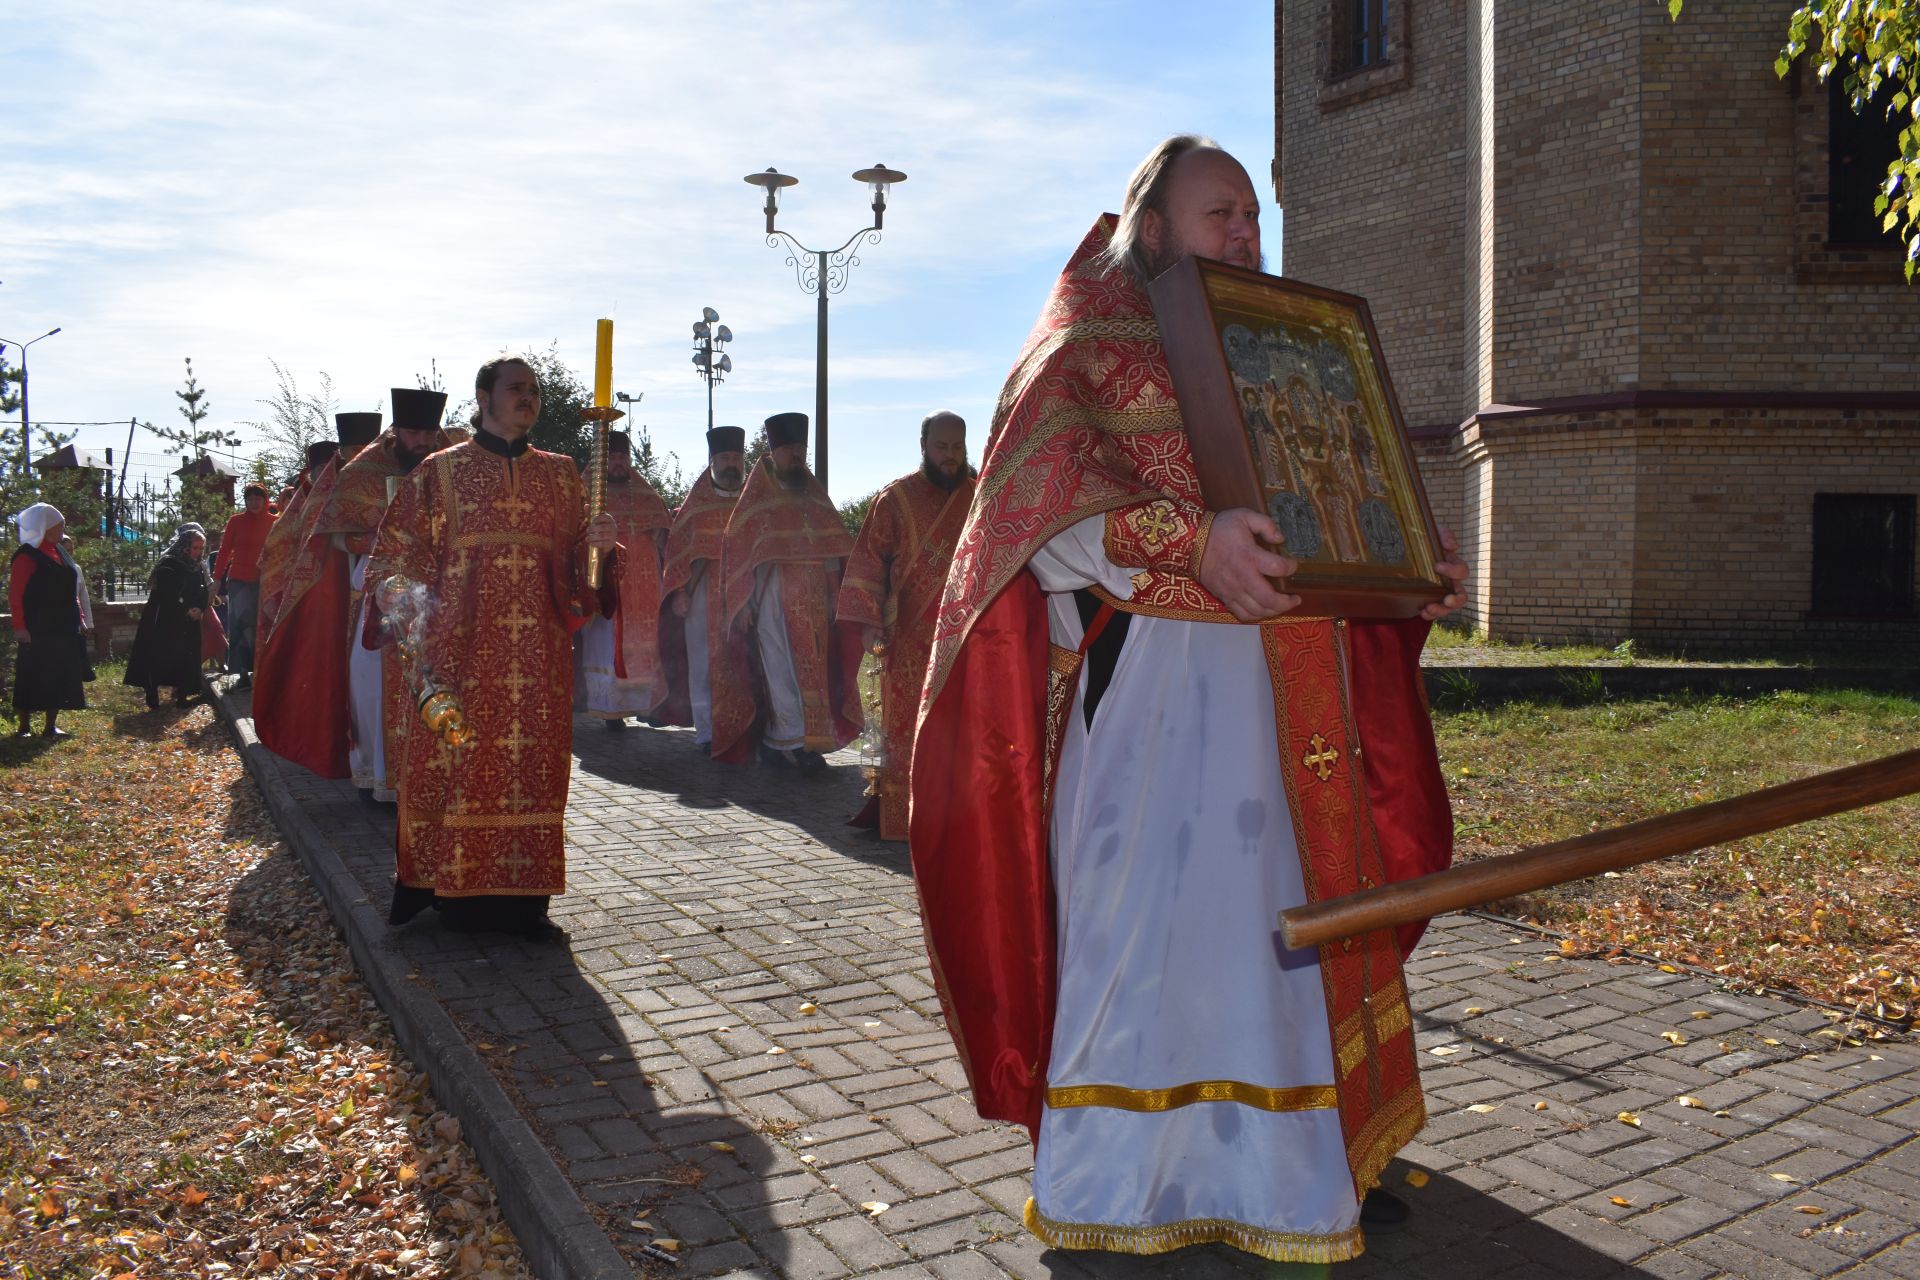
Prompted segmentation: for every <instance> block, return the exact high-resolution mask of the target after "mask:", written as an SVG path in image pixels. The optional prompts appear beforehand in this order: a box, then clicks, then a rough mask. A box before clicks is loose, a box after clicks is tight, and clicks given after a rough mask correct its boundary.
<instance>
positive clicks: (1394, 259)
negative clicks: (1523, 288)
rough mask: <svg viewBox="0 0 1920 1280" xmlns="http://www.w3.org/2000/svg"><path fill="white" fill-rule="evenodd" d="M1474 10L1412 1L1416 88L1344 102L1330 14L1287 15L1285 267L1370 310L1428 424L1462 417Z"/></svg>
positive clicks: (1408, 406)
mask: <svg viewBox="0 0 1920 1280" xmlns="http://www.w3.org/2000/svg"><path fill="white" fill-rule="evenodd" d="M1466 10H1467V4H1466V3H1465V0H1427V2H1425V3H1418V4H1413V5H1410V6H1409V9H1408V12H1409V15H1410V23H1409V28H1408V31H1407V36H1406V56H1407V57H1408V58H1409V59H1410V65H1409V67H1408V74H1407V75H1406V77H1405V79H1404V80H1401V81H1398V82H1395V83H1390V84H1386V85H1384V86H1381V87H1379V88H1377V89H1376V90H1374V91H1373V92H1371V93H1370V94H1369V95H1362V96H1358V97H1344V98H1343V97H1338V96H1337V95H1335V94H1329V93H1328V92H1327V90H1328V85H1327V83H1326V76H1325V69H1326V66H1327V62H1328V57H1329V54H1328V29H1327V25H1328V24H1327V5H1326V4H1325V3H1303V2H1301V0H1279V2H1278V3H1277V4H1276V6H1275V17H1276V20H1277V22H1278V36H1277V40H1276V53H1277V56H1278V59H1279V65H1278V68H1277V70H1278V73H1279V79H1278V81H1277V89H1278V108H1279V116H1280V128H1281V131H1282V138H1281V140H1280V146H1279V148H1278V150H1279V160H1280V188H1281V192H1282V196H1283V199H1284V208H1285V211H1286V220H1285V231H1284V236H1285V249H1284V253H1283V254H1282V262H1281V263H1280V266H1281V267H1282V269H1284V270H1285V272H1286V274H1287V275H1289V276H1293V277H1295V278H1296V279H1300V280H1307V281H1310V282H1312V283H1314V284H1319V285H1325V286H1327V287H1329V288H1333V289H1343V290H1346V291H1348V292H1350V293H1358V294H1361V295H1362V296H1364V297H1365V298H1366V299H1367V300H1368V302H1369V304H1370V305H1371V308H1372V311H1373V319H1374V323H1375V325H1376V326H1377V327H1378V329H1379V331H1380V336H1381V341H1382V343H1383V344H1384V346H1385V349H1386V356H1387V364H1388V367H1389V368H1391V369H1392V371H1393V381H1394V386H1395V389H1396V390H1397V391H1398V393H1399V395H1400V400H1401V404H1402V406H1403V408H1404V409H1405V411H1406V415H1407V421H1408V422H1409V423H1410V424H1415V425H1420V424H1432V423H1446V424H1449V425H1452V424H1455V423H1458V422H1459V421H1460V418H1461V416H1462V414H1461V413H1460V412H1459V411H1458V407H1457V405H1458V401H1459V398H1460V395H1459V386H1460V377H1461V373H1460V368H1461V358H1462V352H1461V342H1460V336H1459V332H1460V330H1459V326H1460V315H1461V302H1460V288H1461V280H1462V275H1463V272H1464V271H1465V264H1464V258H1463V256H1462V255H1463V251H1464V245H1465V235H1466V230H1465V228H1466V211H1467V199H1468V183H1467V174H1466V146H1467V135H1466V131H1465V128H1464V121H1465V116H1464V111H1465V94H1464V87H1463V85H1462V84H1461V82H1460V76H1459V74H1458V68H1459V67H1460V66H1461V65H1462V64H1463V60H1464V58H1465V52H1466V44H1467V39H1466V30H1465V22H1464V14H1465V13H1466ZM1323 99H1324V101H1323ZM1269 249H1270V250H1271V246H1269Z"/></svg>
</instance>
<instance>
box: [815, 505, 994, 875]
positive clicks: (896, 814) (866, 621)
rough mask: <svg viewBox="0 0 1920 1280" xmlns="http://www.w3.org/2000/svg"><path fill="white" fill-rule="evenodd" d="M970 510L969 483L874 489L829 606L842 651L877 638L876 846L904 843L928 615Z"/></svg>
mask: <svg viewBox="0 0 1920 1280" xmlns="http://www.w3.org/2000/svg"><path fill="white" fill-rule="evenodd" d="M972 504H973V481H972V480H971V479H965V480H962V481H961V483H960V485H959V487H957V488H955V489H951V490H948V489H942V488H940V487H939V486H938V485H936V484H934V483H933V481H931V480H929V479H927V477H926V475H925V474H924V473H923V472H920V471H915V472H914V473H913V474H912V475H910V476H903V477H901V478H900V479H898V480H895V481H894V482H893V483H892V484H890V485H888V486H887V487H886V488H885V489H882V490H881V491H880V494H879V496H878V497H876V498H874V500H873V505H872V506H871V507H869V508H868V509H867V520H866V523H865V524H863V525H861V526H860V536H859V537H858V538H857V539H855V541H854V544H853V555H852V557H851V558H850V559H849V560H848V561H847V571H846V575H845V577H843V578H842V579H841V582H840V596H839V599H838V600H837V601H835V603H834V625H835V627H836V628H837V629H839V630H840V632H841V641H842V643H843V644H848V645H852V646H855V647H858V646H859V644H860V632H861V629H862V628H866V627H872V628H875V629H877V630H879V631H881V632H883V633H884V644H885V655H884V657H883V659H882V662H883V666H884V674H883V675H882V677H881V697H880V713H881V720H882V737H883V746H882V749H881V764H880V766H879V768H878V769H876V770H875V776H874V780H873V789H872V794H873V795H875V796H877V797H879V801H880V838H881V839H883V840H905V839H906V838H907V778H908V776H909V774H910V771H911V767H912V762H913V726H914V721H915V720H917V719H918V718H919V713H920V690H921V688H922V686H924V685H925V683H926V677H927V657H928V655H929V653H930V652H931V651H932V649H933V622H934V615H935V613H937V612H938V611H939V608H940V596H941V592H942V591H943V590H944V588H945V587H946V583H947V566H948V565H950V564H951V563H952V562H953V549H954V546H955V544H956V543H957V542H958V541H959V539H960V529H961V526H962V525H964V524H965V523H966V519H967V509H968V508H969V507H970V506H971V505H972Z"/></svg>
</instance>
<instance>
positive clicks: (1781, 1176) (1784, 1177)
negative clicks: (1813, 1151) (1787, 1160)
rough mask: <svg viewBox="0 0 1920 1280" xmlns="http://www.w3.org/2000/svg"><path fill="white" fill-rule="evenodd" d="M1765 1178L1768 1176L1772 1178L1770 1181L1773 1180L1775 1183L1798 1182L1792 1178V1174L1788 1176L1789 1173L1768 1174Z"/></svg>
mask: <svg viewBox="0 0 1920 1280" xmlns="http://www.w3.org/2000/svg"><path fill="white" fill-rule="evenodd" d="M1767 1176H1768V1177H1769V1178H1772V1179H1773V1180H1774V1181H1775V1182H1798V1181H1800V1179H1798V1178H1796V1177H1794V1176H1793V1175H1792V1174H1790V1173H1770V1174H1768V1175H1767Z"/></svg>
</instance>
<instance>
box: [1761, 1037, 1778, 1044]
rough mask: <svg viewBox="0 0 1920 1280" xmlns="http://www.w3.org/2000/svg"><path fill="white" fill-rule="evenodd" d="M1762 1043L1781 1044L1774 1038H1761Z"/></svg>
mask: <svg viewBox="0 0 1920 1280" xmlns="http://www.w3.org/2000/svg"><path fill="white" fill-rule="evenodd" d="M1760 1043H1761V1044H1771V1045H1778V1044H1779V1043H1780V1042H1779V1041H1778V1040H1775V1039H1774V1038H1773V1037H1772V1036H1761V1037H1760Z"/></svg>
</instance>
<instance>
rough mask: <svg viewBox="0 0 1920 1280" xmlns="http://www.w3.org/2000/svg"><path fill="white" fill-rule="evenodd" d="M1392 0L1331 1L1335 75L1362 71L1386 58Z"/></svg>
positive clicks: (1375, 65)
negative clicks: (1388, 11)
mask: <svg viewBox="0 0 1920 1280" xmlns="http://www.w3.org/2000/svg"><path fill="white" fill-rule="evenodd" d="M1389 3H1391V0H1334V9H1335V24H1334V25H1335V28H1336V30H1335V48H1334V63H1335V66H1334V70H1335V74H1339V73H1341V72H1349V71H1364V70H1366V69H1367V68H1369V67H1377V66H1379V65H1380V64H1381V63H1383V62H1385V61H1386V60H1387V6H1388V4H1389Z"/></svg>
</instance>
